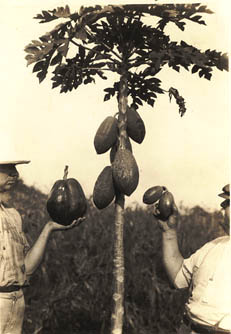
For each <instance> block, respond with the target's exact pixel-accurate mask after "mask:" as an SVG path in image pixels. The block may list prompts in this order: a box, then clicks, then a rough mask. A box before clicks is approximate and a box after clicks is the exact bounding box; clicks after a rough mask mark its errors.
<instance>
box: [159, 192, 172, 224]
mask: <svg viewBox="0 0 231 334" xmlns="http://www.w3.org/2000/svg"><path fill="white" fill-rule="evenodd" d="M173 203H174V197H173V195H172V193H170V192H169V191H165V192H164V193H163V195H162V196H161V197H160V199H159V203H158V210H159V212H160V215H159V218H160V219H162V220H167V219H168V218H169V216H170V215H171V214H172V213H173Z"/></svg>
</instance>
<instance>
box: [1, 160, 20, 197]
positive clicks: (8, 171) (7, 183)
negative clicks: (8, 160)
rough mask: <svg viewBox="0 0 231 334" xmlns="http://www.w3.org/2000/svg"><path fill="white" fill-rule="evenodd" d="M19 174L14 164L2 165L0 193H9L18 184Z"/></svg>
mask: <svg viewBox="0 0 231 334" xmlns="http://www.w3.org/2000/svg"><path fill="white" fill-rule="evenodd" d="M18 177H19V173H18V171H17V169H16V167H15V165H14V164H8V165H1V164H0V192H5V191H9V190H10V189H11V188H12V187H13V186H14V185H15V184H16V182H17V180H18Z"/></svg>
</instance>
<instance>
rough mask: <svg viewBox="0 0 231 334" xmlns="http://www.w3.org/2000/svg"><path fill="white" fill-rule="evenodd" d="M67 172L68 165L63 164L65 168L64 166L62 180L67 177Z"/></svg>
mask: <svg viewBox="0 0 231 334" xmlns="http://www.w3.org/2000/svg"><path fill="white" fill-rule="evenodd" d="M67 174H68V166H65V168H64V175H63V179H64V180H66V179H67Z"/></svg>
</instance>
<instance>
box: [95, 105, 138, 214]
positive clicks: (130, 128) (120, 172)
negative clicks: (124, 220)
mask: <svg viewBox="0 0 231 334" xmlns="http://www.w3.org/2000/svg"><path fill="white" fill-rule="evenodd" d="M144 137H145V125H144V122H143V120H142V119H141V117H140V115H139V113H138V112H137V111H136V110H135V109H133V108H130V107H128V108H127V111H126V133H125V135H124V134H123V136H121V134H120V131H119V124H118V120H117V118H116V117H113V116H108V117H106V118H105V120H104V121H103V122H102V123H101V124H100V126H99V128H98V130H97V132H96V134H95V138H94V147H95V150H96V152H97V154H103V153H105V152H107V151H109V150H110V165H108V166H106V167H105V168H104V169H103V170H102V172H101V173H100V174H99V176H98V178H97V180H96V182H95V186H94V190H93V202H94V204H95V206H96V207H97V208H98V209H104V208H106V207H107V206H108V205H109V204H110V203H111V202H112V201H113V199H114V198H115V196H116V192H117V191H118V192H120V193H122V194H124V195H127V196H130V195H131V194H132V193H133V192H134V191H135V189H136V187H137V185H138V182H139V169H138V166H137V163H136V160H135V158H134V156H133V153H132V144H131V141H130V138H131V139H132V140H134V141H135V142H137V143H139V144H141V143H142V141H143V140H144Z"/></svg>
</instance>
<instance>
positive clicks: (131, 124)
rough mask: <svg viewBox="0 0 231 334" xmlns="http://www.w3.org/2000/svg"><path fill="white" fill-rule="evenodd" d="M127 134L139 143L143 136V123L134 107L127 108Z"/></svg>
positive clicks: (144, 131)
mask: <svg viewBox="0 0 231 334" xmlns="http://www.w3.org/2000/svg"><path fill="white" fill-rule="evenodd" d="M126 113H127V134H128V136H129V137H130V138H131V139H133V140H134V141H135V142H137V143H138V144H141V143H142V141H143V140H144V137H145V133H146V130H145V125H144V122H143V120H142V118H141V117H140V115H139V113H138V112H137V111H136V110H135V109H134V108H129V107H128V108H127V112H126Z"/></svg>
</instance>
